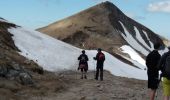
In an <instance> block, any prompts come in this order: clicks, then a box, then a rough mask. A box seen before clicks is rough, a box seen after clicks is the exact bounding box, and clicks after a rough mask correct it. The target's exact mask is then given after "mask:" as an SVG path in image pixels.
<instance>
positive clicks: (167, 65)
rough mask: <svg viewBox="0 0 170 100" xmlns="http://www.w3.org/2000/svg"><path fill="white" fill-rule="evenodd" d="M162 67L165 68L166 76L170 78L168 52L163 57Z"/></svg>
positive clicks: (169, 55) (169, 57)
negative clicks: (164, 57)
mask: <svg viewBox="0 0 170 100" xmlns="http://www.w3.org/2000/svg"><path fill="white" fill-rule="evenodd" d="M164 68H165V74H166V75H167V78H168V79H170V54H168V55H167V57H166V59H165V64H164Z"/></svg>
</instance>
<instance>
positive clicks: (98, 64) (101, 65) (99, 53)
mask: <svg viewBox="0 0 170 100" xmlns="http://www.w3.org/2000/svg"><path fill="white" fill-rule="evenodd" d="M101 54H102V55H103V59H100V55H101ZM94 59H95V60H97V67H103V63H104V61H105V55H104V53H102V52H98V53H97V55H96V57H95V58H94Z"/></svg>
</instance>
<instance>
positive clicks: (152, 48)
mask: <svg viewBox="0 0 170 100" xmlns="http://www.w3.org/2000/svg"><path fill="white" fill-rule="evenodd" d="M143 33H144V34H145V36H146V38H147V40H148V41H149V43H150V45H151V50H154V45H153V43H152V42H151V40H150V39H149V37H148V35H147V32H145V31H144V30H143Z"/></svg>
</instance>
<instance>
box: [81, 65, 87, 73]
mask: <svg viewBox="0 0 170 100" xmlns="http://www.w3.org/2000/svg"><path fill="white" fill-rule="evenodd" d="M79 69H80V70H81V72H83V71H85V72H87V70H88V66H87V65H85V64H80V66H79Z"/></svg>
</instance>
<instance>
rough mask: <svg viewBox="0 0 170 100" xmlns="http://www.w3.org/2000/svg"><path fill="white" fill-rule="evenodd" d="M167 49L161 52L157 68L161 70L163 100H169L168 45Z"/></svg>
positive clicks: (169, 55)
mask: <svg viewBox="0 0 170 100" xmlns="http://www.w3.org/2000/svg"><path fill="white" fill-rule="evenodd" d="M168 49H169V51H168V52H166V53H164V54H163V56H162V58H161V60H160V64H159V68H160V70H161V72H162V74H161V76H162V85H163V97H164V100H169V98H170V46H169V47H168Z"/></svg>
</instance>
